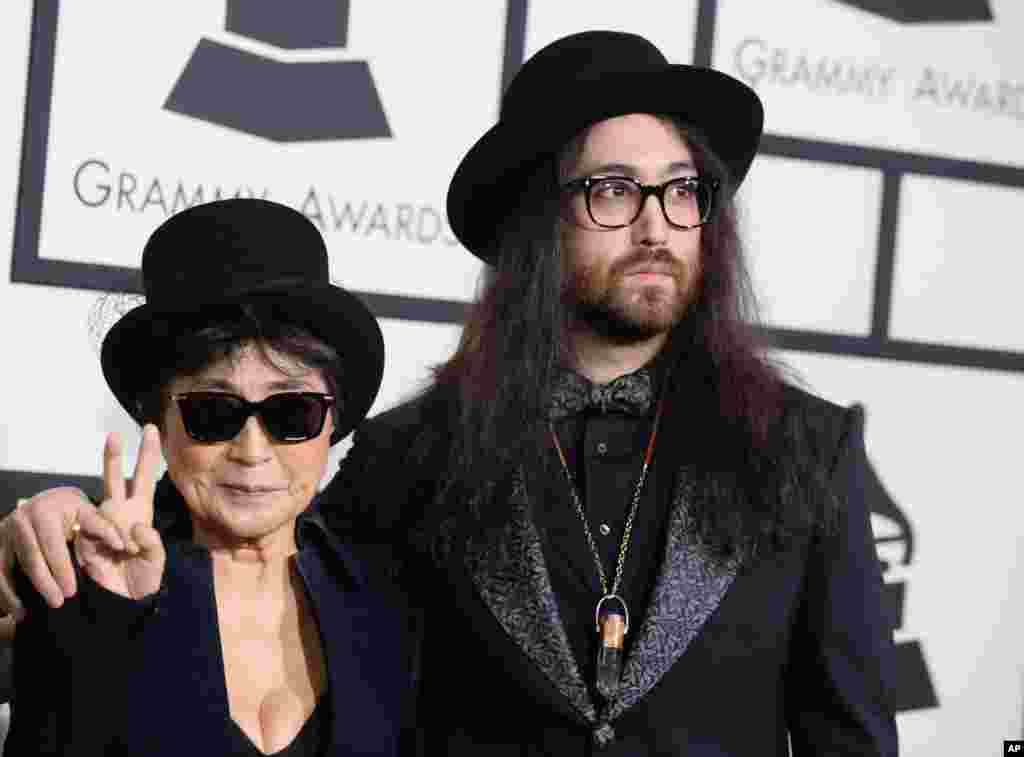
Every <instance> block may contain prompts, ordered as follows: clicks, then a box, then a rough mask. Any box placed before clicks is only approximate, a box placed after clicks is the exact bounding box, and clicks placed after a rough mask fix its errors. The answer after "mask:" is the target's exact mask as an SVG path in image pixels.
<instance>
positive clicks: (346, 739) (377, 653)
mask: <svg viewBox="0 0 1024 757" xmlns="http://www.w3.org/2000/svg"><path fill="white" fill-rule="evenodd" d="M296 537H297V540H298V544H299V552H298V554H297V563H298V569H299V573H300V574H301V576H302V579H303V583H304V585H305V587H306V590H307V592H308V595H309V597H310V598H311V601H312V604H313V607H314V612H315V615H316V618H317V623H318V627H319V631H320V636H321V641H322V644H323V648H324V656H325V659H326V662H327V672H328V688H327V691H326V692H325V696H326V697H328V702H327V704H328V708H327V713H328V719H327V721H326V722H327V727H326V731H327V734H328V737H329V747H328V749H327V751H326V752H325V754H327V755H339V756H340V755H396V754H399V742H400V739H401V732H402V730H403V728H405V727H407V726H408V725H409V724H410V723H411V718H412V714H411V711H410V710H408V709H407V707H409V706H411V705H412V704H413V699H412V697H411V695H410V692H411V688H410V687H411V681H412V679H411V674H410V667H409V664H410V661H411V659H412V654H411V647H410V644H409V638H408V636H407V634H406V620H407V618H406V614H405V612H404V610H403V606H402V603H401V602H399V601H397V600H396V598H395V597H394V596H392V595H390V594H387V593H384V592H382V591H379V590H376V589H375V590H370V589H369V588H368V586H367V584H366V575H365V571H364V566H363V565H362V564H361V562H360V561H358V560H356V559H355V558H354V557H353V555H352V554H351V553H350V551H349V550H348V548H347V547H345V546H344V545H342V544H341V543H340V542H339V541H338V540H337V539H335V538H334V537H333V536H331V535H330V534H329V533H327V532H326V530H325V529H324V527H323V525H322V523H321V522H320V520H319V518H318V516H316V515H315V514H313V513H309V514H307V515H303V516H301V517H300V520H299V525H298V526H297V534H296ZM165 538H166V537H165ZM167 547H168V559H167V567H166V569H165V573H164V581H163V587H162V588H161V591H160V592H159V593H158V594H157V595H155V597H154V598H153V599H151V600H150V601H148V602H142V603H137V602H132V601H131V600H127V599H125V598H122V597H120V596H118V595H115V594H112V593H110V592H107V591H105V590H104V589H102V588H101V587H99V586H98V585H97V584H95V583H94V582H92V580H91V579H89V578H88V576H87V575H86V574H84V573H82V572H81V571H79V575H78V581H79V587H80V591H79V592H78V594H77V595H76V596H75V597H74V598H72V599H70V600H68V601H66V602H65V603H64V605H63V607H61V608H59V609H57V610H50V609H47V608H46V607H45V606H44V605H43V604H42V602H41V600H40V599H39V597H38V595H36V594H35V593H34V592H32V591H31V590H30V589H29V588H28V586H27V583H24V582H23V583H22V588H21V594H20V595H21V596H22V597H24V598H25V599H26V600H27V604H29V605H30V606H29V607H28V610H29V612H28V617H27V619H26V621H24V622H23V624H22V625H21V627H20V628H19V629H18V635H17V638H16V640H15V649H14V660H15V662H14V681H15V697H14V701H13V702H12V713H11V714H12V717H11V727H10V731H9V733H8V736H7V741H6V744H5V747H4V754H5V755H50V754H52V755H147V757H159V756H160V755H167V757H171V756H172V755H173V756H174V757H181V755H188V754H204V755H205V754H210V755H231V754H236V753H239V752H238V751H237V750H238V749H239V748H240V747H241V746H243V744H240V742H239V739H240V738H242V737H243V734H242V733H241V731H240V730H239V729H238V728H237V726H234V725H233V724H232V723H231V722H230V715H229V712H228V700H227V690H226V685H225V680H224V668H223V661H222V658H221V647H220V637H219V635H218V632H217V616H216V605H215V599H214V593H213V574H212V569H211V565H210V559H209V553H208V552H207V551H206V550H204V549H202V548H201V547H198V546H196V545H195V544H193V543H192V542H191V541H188V540H170V541H169V542H168V544H167Z"/></svg>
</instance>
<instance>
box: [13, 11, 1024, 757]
mask: <svg viewBox="0 0 1024 757" xmlns="http://www.w3.org/2000/svg"><path fill="white" fill-rule="evenodd" d="M784 5H785V7H784V8H783V7H781V6H779V5H778V4H770V3H762V2H754V1H753V0H717V2H716V1H715V0H680V1H679V2H674V3H665V2H661V1H660V0H649V1H644V0H640V1H638V2H633V3H625V4H624V3H620V2H611V1H605V0H598V1H595V0H588V1H587V2H584V1H583V0H507V1H506V2H502V1H501V0H477V2H473V3H463V2H459V0H443V1H442V2H434V3H405V2H398V1H397V0H395V1H393V2H388V1H385V0H374V1H373V2H370V1H369V0H350V1H347V2H326V1H318V0H303V1H302V2H299V1H297V0H296V1H293V2H289V3H254V2H251V0H250V1H249V2H246V1H245V0H221V1H220V2H184V3H174V4H166V3H127V4H126V3H115V2H112V1H111V0H94V1H93V2H89V3H82V2H71V0H64V2H58V1H57V0H39V1H37V2H35V3H32V2H29V0H10V1H9V2H7V3H4V4H3V5H0V97H2V98H3V102H5V103H7V107H6V108H4V109H3V112H2V114H0V217H2V218H4V219H6V220H5V221H4V222H3V223H0V263H5V264H6V265H5V266H4V268H3V270H5V271H6V272H7V273H6V275H5V276H3V277H2V278H0V322H2V323H3V336H4V344H5V348H6V349H5V353H6V357H5V360H4V366H5V370H4V387H3V391H0V418H2V423H0V496H2V498H3V500H4V501H2V502H0V510H3V509H7V508H9V507H10V506H12V505H13V503H14V500H15V497H17V496H20V495H25V494H30V493H32V492H34V491H36V490H37V489H38V488H39V487H41V486H45V485H49V484H52V483H54V482H67V481H77V482H80V483H82V484H83V485H85V486H87V487H89V486H94V485H95V482H96V478H95V476H96V474H97V472H98V470H99V468H100V465H99V463H100V458H99V456H100V450H101V447H102V443H103V436H104V433H105V432H106V431H107V430H118V431H121V432H122V433H123V434H125V435H126V436H128V438H132V439H134V438H136V437H137V434H136V430H135V429H134V427H133V425H132V423H131V421H130V419H129V418H128V417H127V416H126V415H125V414H124V413H123V411H121V410H120V408H119V407H118V406H117V404H116V403H115V402H114V400H113V399H112V398H111V397H110V396H109V393H108V391H107V389H106V386H105V385H104V383H103V380H102V377H101V375H100V371H99V361H98V344H99V340H100V339H101V338H102V335H103V332H104V329H105V328H106V327H108V326H109V325H110V323H112V321H113V320H114V319H115V318H116V317H117V314H118V312H122V311H123V310H124V309H125V308H128V307H131V306H132V305H133V304H134V303H135V302H137V301H138V294H139V291H140V287H139V282H138V271H137V265H138V260H139V255H140V252H141V248H142V245H143V243H144V241H145V239H146V237H147V235H148V234H149V233H150V231H152V229H153V228H154V227H155V226H157V225H158V224H159V223H160V222H161V221H163V220H164V219H165V218H167V217H168V216H169V215H171V214H173V213H175V212H177V211H179V210H181V209H183V208H186V207H189V206H191V205H193V204H196V203H199V202H203V201H208V200H211V199H215V198H218V197H236V196H241V197H250V196H254V197H265V198H268V199H272V200H277V201H280V202H284V203H286V204H289V205H291V206H293V207H295V208H297V209H299V210H300V211H302V212H303V213H305V214H306V215H307V216H308V217H309V218H311V219H312V220H313V221H314V222H315V223H316V224H317V225H318V226H319V227H320V229H321V231H322V232H323V233H324V235H325V237H326V239H327V241H328V245H329V248H330V254H331V275H332V278H333V279H334V280H335V281H336V282H337V283H339V284H342V285H344V286H346V287H348V288H350V289H352V290H354V291H356V292H358V293H359V294H361V295H362V296H364V297H365V299H366V301H367V302H368V303H369V304H370V305H371V307H372V308H373V309H374V311H375V312H376V313H377V315H378V316H379V317H380V318H381V319H382V323H383V328H384V333H385V339H386V343H387V361H388V363H387V371H386V374H385V382H384V388H383V391H382V393H381V396H380V398H379V399H378V401H377V404H376V406H375V408H374V412H377V411H380V410H383V409H386V408H388V407H390V406H392V405H394V404H396V403H397V402H399V401H400V400H401V399H403V398H405V397H407V396H409V395H410V394H412V393H413V392H415V391H416V390H417V389H418V388H420V387H422V386H423V384H424V382H426V381H427V380H428V379H429V375H430V374H429V372H430V368H431V367H432V366H433V365H436V364H437V363H438V362H440V361H442V360H444V358H445V357H446V356H447V355H448V354H450V352H451V350H452V349H453V347H454V346H455V344H456V342H457V340H458V334H459V324H460V322H461V319H462V317H463V314H464V312H465V305H466V303H467V302H469V301H471V300H472V298H473V297H474V295H475V293H476V291H477V287H478V283H479V277H480V265H479V264H478V262H477V261H476V258H474V257H472V256H471V255H469V254H468V253H467V252H466V251H465V250H463V249H462V248H461V247H460V246H459V244H458V243H457V242H456V241H455V239H454V237H453V235H452V233H451V230H450V228H449V226H448V222H447V219H446V216H445V209H444V197H445V191H446V188H447V183H448V180H449V178H450V176H451V173H452V170H453V169H454V167H455V165H456V163H457V161H458V160H459V159H460V157H461V156H462V154H463V153H464V151H465V150H466V149H467V148H468V147H469V145H470V144H472V143H473V141H474V140H475V139H476V138H477V137H478V136H479V135H480V134H482V133H483V131H484V130H485V129H486V128H488V126H489V125H490V124H492V123H493V121H494V120H495V118H496V117H497V111H498V102H499V98H500V94H501V92H502V89H503V86H504V84H505V83H506V82H507V81H508V80H509V78H510V77H511V76H512V75H513V74H514V73H515V71H516V70H517V68H518V66H519V65H520V64H521V63H522V61H523V59H524V57H526V56H529V55H530V54H532V53H533V52H535V51H536V50H537V49H539V48H540V47H542V46H543V45H545V44H547V43H548V42H550V41H552V40H553V39H555V38H557V37H559V36H562V35H564V34H568V33H571V32H575V31H580V30H583V29H595V28H609V29H621V30H626V31H634V32H638V33H640V34H643V35H645V36H646V37H648V38H649V39H651V40H652V41H653V42H654V43H655V44H657V45H658V46H659V47H660V48H661V49H662V50H663V51H664V52H665V53H666V55H667V56H668V57H669V58H670V59H672V60H674V61H676V62H684V63H697V64H700V65H711V66H714V67H715V68H719V69H721V70H723V71H726V72H728V73H730V74H732V75H733V76H736V77H738V78H740V79H742V80H743V81H745V82H747V83H748V84H749V85H750V86H752V87H754V88H755V89H756V90H757V91H758V93H759V94H760V95H761V97H762V98H763V99H764V101H765V105H766V111H767V120H766V135H765V138H764V141H763V144H762V150H761V155H760V156H759V158H758V159H757V161H755V164H754V168H753V169H752V171H751V174H750V178H749V179H748V181H747V184H746V185H745V186H744V188H743V190H742V191H741V193H740V196H739V203H740V210H741V221H742V224H743V228H744V231H745V234H746V243H747V248H748V251H749V254H750V256H751V261H752V267H753V271H754V275H755V280H756V284H757V288H758V292H759V295H760V297H761V302H762V309H763V317H764V320H765V323H766V327H767V328H768V329H769V330H770V332H771V333H772V335H773V337H774V338H775V340H776V343H777V344H778V350H779V357H780V358H781V359H783V360H784V361H785V362H786V363H787V364H788V365H789V366H790V367H791V368H792V370H793V372H794V374H795V375H796V376H798V377H799V379H800V380H801V381H802V382H803V383H804V384H805V385H807V386H808V387H809V388H811V389H812V390H813V391H815V392H817V393H819V394H821V395H823V396H825V397H827V398H829V399H832V400H834V401H836V402H841V403H852V402H863V403H864V404H865V405H866V407H867V410H868V427H867V434H868V448H869V453H870V455H871V457H872V460H873V462H874V464H875V467H876V469H877V472H878V474H879V480H878V481H877V482H876V484H877V486H879V487H881V488H883V489H884V490H885V491H886V492H887V493H888V494H889V497H888V499H889V504H888V505H887V506H886V507H884V508H883V511H880V512H876V513H873V515H872V517H873V526H874V529H875V535H876V543H877V547H878V554H879V559H880V560H881V561H882V564H883V567H884V573H885V579H886V590H887V591H886V598H887V603H888V610H889V612H890V617H891V620H892V624H893V628H894V632H895V636H896V640H897V645H898V646H897V650H898V654H897V659H898V666H899V667H898V674H899V679H898V686H897V692H896V696H897V703H898V707H899V716H898V719H899V727H900V734H901V742H902V750H901V751H902V754H904V755H908V756H909V757H914V756H915V755H920V756H922V757H923V756H924V755H928V756H929V757H931V756H932V755H950V756H951V757H952V756H954V755H955V756H957V757H959V755H963V754H984V753H994V752H993V750H995V749H998V748H1000V747H1001V745H1002V741H1003V740H1004V739H1013V738H1021V736H1022V735H1024V734H1022V731H1024V722H1022V715H1024V664H1022V663H1024V661H1022V652H1021V645H1020V639H1021V638H1024V608H1022V607H1021V606H1020V605H1019V603H1017V602H1015V601H1014V599H1015V595H1016V594H1018V593H1019V589H1020V587H1021V586H1022V579H1024V569H1022V568H1019V567H1018V565H1017V559H1016V555H1017V552H1018V547H1021V546H1024V544H1022V536H1021V535H1022V532H1024V514H1022V508H1021V505H1022V504H1024V497H1022V495H1021V492H1020V485H1019V483H1018V479H1019V476H1018V465H1019V463H1018V458H1019V457H1020V454H1021V450H1022V444H1021V441H1020V438H1021V437H1020V429H1021V427H1022V426H1024V299H1022V297H1021V296H1020V294H1019V291H1018V290H1019V282H1020V281H1021V280H1022V279H1024V245H1022V242H1021V235H1020V232H1019V228H1020V222H1021V219H1022V218H1024V51H1022V48H1021V45H1020V39H1021V30H1022V29H1024V8H1022V7H1020V4H1019V3H1017V2H1015V1H1014V0H962V1H959V0H941V1H940V0H917V1H916V2H912V1H910V0H906V1H904V2H901V3H884V2H880V1H879V0H790V2H787V3H786V4H784ZM892 6H898V7H896V8H893V7H892ZM688 96H690V95H689V93H687V92H680V93H679V97H680V98H686V97H688ZM537 107H538V118H543V108H544V104H543V103H538V104H537ZM706 107H709V108H713V107H715V103H714V102H708V103H706ZM339 446H341V447H344V445H339ZM343 451H344V450H343V449H342V450H339V451H338V452H337V453H336V456H337V455H339V454H342V453H343Z"/></svg>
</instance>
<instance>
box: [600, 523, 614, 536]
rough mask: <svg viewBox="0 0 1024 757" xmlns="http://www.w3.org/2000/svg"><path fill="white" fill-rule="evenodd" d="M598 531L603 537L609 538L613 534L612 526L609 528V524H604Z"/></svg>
mask: <svg viewBox="0 0 1024 757" xmlns="http://www.w3.org/2000/svg"><path fill="white" fill-rule="evenodd" d="M597 530H598V531H600V532H601V536H607V535H608V534H610V533H611V532H612V528H611V526H609V525H608V524H607V523H602V524H601V525H600V526H599V527H598V529H597Z"/></svg>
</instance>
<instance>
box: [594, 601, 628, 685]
mask: <svg viewBox="0 0 1024 757" xmlns="http://www.w3.org/2000/svg"><path fill="white" fill-rule="evenodd" d="M605 599H608V597H605V598H604V599H602V600H601V604H603V603H604V601H605ZM617 599H618V598H617ZM619 601H620V602H621V599H620V600H619ZM601 604H598V611H597V629H598V633H599V634H600V637H601V638H600V642H601V643H600V644H599V645H598V649H597V681H596V683H597V692H598V693H599V694H600V695H601V696H602V697H604V699H605V700H611V699H613V698H614V697H615V694H616V693H617V692H618V690H619V681H620V680H621V679H622V658H623V655H624V651H623V642H624V640H625V638H626V631H627V630H628V629H629V621H628V619H627V615H626V609H625V603H623V606H622V609H621V610H620V609H619V608H614V609H613V608H612V607H605V608H602V606H601Z"/></svg>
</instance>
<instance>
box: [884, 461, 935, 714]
mask: <svg viewBox="0 0 1024 757" xmlns="http://www.w3.org/2000/svg"><path fill="white" fill-rule="evenodd" d="M866 489H868V492H867V493H868V494H869V495H870V501H872V502H874V503H875V508H874V509H873V510H872V514H874V515H877V516H879V517H881V518H882V520H883V521H884V522H885V525H886V527H887V530H888V533H887V535H885V536H879V537H877V538H876V539H875V544H876V545H877V546H879V547H883V545H890V544H891V545H893V547H895V548H896V549H897V550H898V558H897V562H898V564H899V565H901V566H909V565H910V564H911V562H912V560H913V558H914V530H913V528H912V526H911V524H910V521H909V520H908V519H907V516H906V515H905V514H904V513H903V511H902V510H900V508H899V507H898V506H897V505H896V503H895V502H894V501H893V500H892V497H890V496H889V493H888V492H887V491H886V490H885V487H884V486H883V485H882V482H881V481H880V480H879V478H878V476H877V474H876V473H875V471H874V468H873V467H872V468H871V477H870V479H869V480H868V481H867V483H866ZM871 490H874V492H873V493H872V492H871ZM879 552H880V553H884V554H885V555H886V557H888V556H889V555H890V554H892V551H890V548H888V547H883V548H882V549H881V550H879ZM880 560H881V563H882V572H883V575H885V574H888V573H890V571H891V569H892V567H893V565H892V563H891V562H890V561H889V560H887V559H885V558H883V557H880ZM906 594H907V582H906V581H886V583H885V595H884V601H885V609H886V611H887V612H888V615H889V622H890V624H891V626H892V629H893V631H899V630H901V629H902V628H903V606H904V600H905V599H906ZM895 657H896V660H895V662H896V666H895V667H896V676H895V686H894V690H893V691H892V692H891V696H892V699H893V702H892V704H893V708H894V709H895V710H896V711H897V712H905V711H907V710H920V709H923V708H926V707H937V706H938V704H939V701H938V697H937V696H936V695H935V687H934V686H933V685H932V676H931V673H930V671H929V669H928V663H927V661H926V660H925V656H924V650H923V649H922V647H921V642H919V641H917V640H913V639H911V640H906V641H900V642H897V643H896V650H895Z"/></svg>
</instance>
